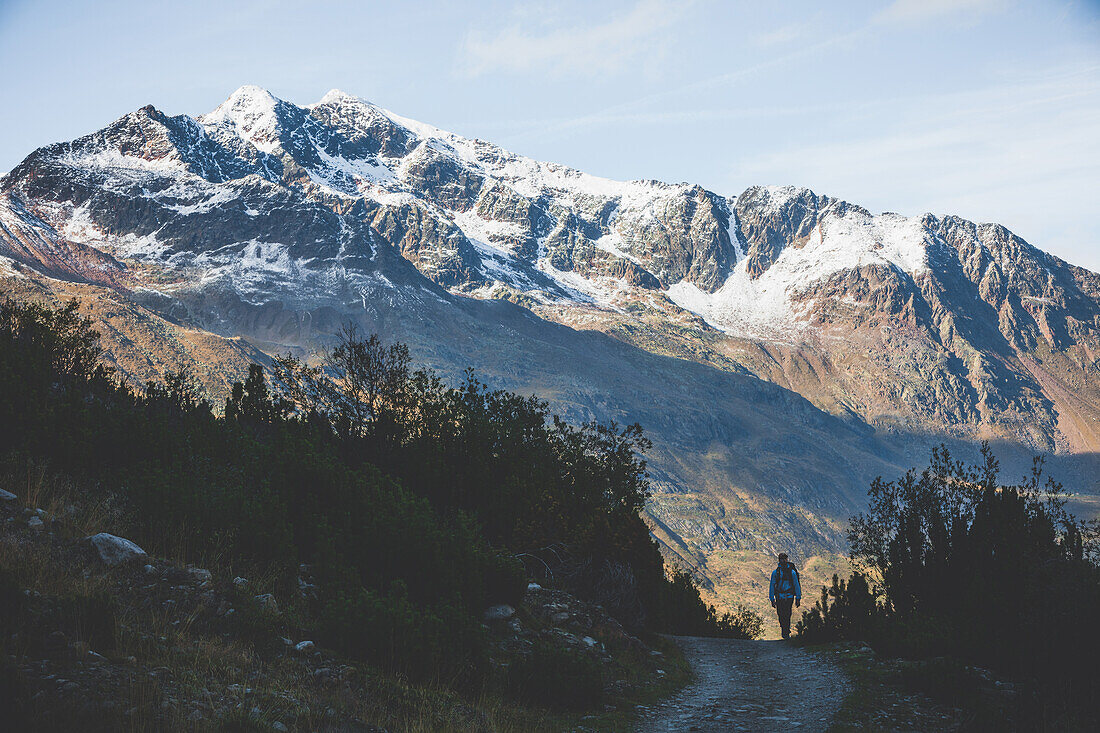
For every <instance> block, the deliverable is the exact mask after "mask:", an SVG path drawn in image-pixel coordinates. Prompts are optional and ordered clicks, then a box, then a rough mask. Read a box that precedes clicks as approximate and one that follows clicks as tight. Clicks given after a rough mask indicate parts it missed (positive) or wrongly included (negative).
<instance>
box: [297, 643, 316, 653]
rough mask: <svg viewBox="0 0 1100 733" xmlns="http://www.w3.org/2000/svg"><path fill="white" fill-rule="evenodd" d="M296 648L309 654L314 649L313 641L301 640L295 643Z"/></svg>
mask: <svg viewBox="0 0 1100 733" xmlns="http://www.w3.org/2000/svg"><path fill="white" fill-rule="evenodd" d="M294 650H295V651H297V652H300V653H302V654H308V653H309V652H311V651H313V642H312V641H299V642H298V643H297V644H295V645H294Z"/></svg>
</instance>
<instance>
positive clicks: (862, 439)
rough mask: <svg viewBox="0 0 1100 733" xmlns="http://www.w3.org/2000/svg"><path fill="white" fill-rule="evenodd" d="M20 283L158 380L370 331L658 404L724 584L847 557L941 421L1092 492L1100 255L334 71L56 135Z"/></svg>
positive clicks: (659, 476) (1080, 504)
mask: <svg viewBox="0 0 1100 733" xmlns="http://www.w3.org/2000/svg"><path fill="white" fill-rule="evenodd" d="M0 291H2V292H3V293H5V294H7V295H9V296H12V297H16V298H19V299H43V298H45V299H63V298H69V297H78V298H79V299H80V300H81V302H82V304H83V308H84V310H85V312H86V313H88V314H89V315H90V316H91V317H93V318H94V319H95V320H96V322H97V324H98V327H99V329H100V331H101V332H102V334H103V344H104V346H105V348H106V352H107V354H106V358H107V359H108V360H109V361H110V362H111V363H112V364H113V365H114V366H116V367H117V368H118V369H119V371H120V372H121V373H122V374H123V375H124V376H125V377H126V378H128V379H131V380H132V381H133V382H135V383H137V384H140V383H143V382H144V381H145V380H147V379H154V378H157V377H159V376H162V375H163V374H164V373H165V372H167V371H169V370H172V369H175V368H177V367H178V366H180V365H183V366H187V367H189V368H191V369H192V371H193V372H194V373H195V374H196V375H197V376H199V377H200V379H201V380H202V381H203V382H204V384H205V385H206V387H207V389H208V390H209V391H210V393H211V394H212V395H213V396H215V397H216V398H220V397H224V394H225V392H226V390H227V388H228V386H229V384H231V382H232V381H234V380H236V379H240V378H241V376H242V374H243V372H244V371H245V368H246V365H247V364H248V363H250V362H251V361H260V362H261V363H267V362H268V361H269V359H270V356H271V355H274V354H278V353H285V352H288V351H289V352H293V353H299V354H305V355H308V354H310V353H311V352H313V351H314V350H316V349H318V348H320V347H323V346H324V345H325V344H327V343H330V342H331V339H332V338H333V336H334V334H335V333H336V332H337V331H338V330H339V329H340V328H341V327H342V326H343V325H344V324H345V323H347V322H353V323H356V324H358V325H359V326H360V327H361V328H362V329H363V330H364V331H367V332H377V333H379V334H381V335H382V336H383V337H385V338H386V339H390V340H400V341H403V342H405V343H407V344H409V346H410V348H411V349H412V353H413V355H414V357H415V359H416V361H417V362H418V363H420V364H423V365H426V366H429V367H432V368H434V369H436V370H438V371H440V372H441V373H443V374H444V375H446V376H449V377H454V376H457V375H458V374H460V373H461V372H462V370H464V369H465V368H466V367H473V368H475V370H476V371H477V372H478V373H479V374H480V375H482V376H483V377H484V378H485V379H486V381H488V382H489V383H490V384H491V385H492V386H494V387H501V388H507V389H511V390H513V391H518V392H522V393H534V394H537V395H539V396H541V397H543V398H544V399H547V400H548V401H550V403H551V404H552V406H553V407H554V409H555V410H556V411H557V412H559V413H561V414H562V415H563V416H564V417H566V418H567V419H569V420H572V421H577V422H579V421H586V420H592V419H599V420H617V421H619V422H635V421H637V422H640V423H641V424H642V425H643V426H644V427H645V428H646V430H647V434H648V435H649V437H650V438H651V439H652V441H653V449H652V451H651V453H650V455H649V459H650V469H651V478H652V482H653V486H654V496H653V498H652V500H651V502H650V504H649V508H648V514H649V519H650V522H651V526H652V528H653V531H654V534H655V536H656V537H657V538H658V539H659V540H660V541H661V542H662V543H663V547H664V549H665V550H666V551H667V553H668V554H669V555H670V556H675V557H676V558H678V560H679V561H680V562H682V563H684V564H686V565H687V566H689V567H691V568H693V569H694V570H695V571H696V573H697V576H698V578H699V579H700V581H701V582H702V583H703V584H704V586H705V587H706V588H707V590H708V591H709V593H710V594H711V597H712V598H713V599H714V600H718V601H720V602H723V603H733V602H735V601H737V600H739V599H743V598H750V597H752V598H757V597H758V596H759V597H760V598H758V599H757V600H761V599H762V595H766V591H764V592H763V594H762V591H761V587H762V586H766V576H765V575H764V570H765V568H766V567H767V565H768V563H770V561H771V557H772V556H773V555H772V553H774V552H776V551H777V550H788V551H790V552H792V555H793V556H794V557H795V558H796V559H798V560H800V561H802V562H803V563H806V564H808V566H809V569H811V570H813V569H817V570H819V571H820V573H819V574H824V573H825V572H827V571H828V569H829V568H831V567H832V566H833V565H834V564H835V560H836V558H837V556H838V555H839V554H840V553H842V552H843V551H844V548H845V535H844V530H845V527H846V519H847V517H848V516H849V515H851V514H852V513H855V512H857V511H859V509H860V508H861V506H862V502H863V497H864V496H865V492H866V487H867V484H868V482H869V481H870V479H872V478H873V477H874V476H876V475H880V474H882V475H887V476H893V475H895V474H897V473H900V472H901V471H902V470H904V468H906V467H908V466H909V465H915V464H919V463H920V462H921V461H922V460H923V458H924V457H925V456H926V454H927V449H928V446H929V445H931V444H934V443H939V442H946V443H948V444H950V445H952V446H954V447H956V448H957V450H959V451H961V452H962V453H964V454H965V453H967V452H969V451H973V449H974V446H975V444H976V442H977V441H979V440H989V441H991V442H992V443H993V444H994V447H995V448H996V449H997V451H998V453H999V454H1000V455H1001V457H1002V462H1003V464H1004V465H1005V467H1006V468H1008V469H1009V470H1010V471H1022V470H1024V469H1025V468H1026V466H1027V465H1029V456H1030V455H1031V454H1040V455H1043V456H1045V457H1046V458H1047V461H1048V463H1049V465H1050V468H1051V470H1052V473H1053V474H1054V475H1055V476H1056V477H1057V478H1059V479H1061V480H1063V481H1064V482H1066V483H1067V486H1069V487H1070V488H1071V489H1073V491H1075V492H1077V494H1078V496H1077V497H1076V502H1077V504H1076V506H1077V508H1078V509H1079V511H1084V512H1086V513H1092V514H1095V513H1096V511H1097V504H1096V502H1095V498H1094V497H1095V496H1096V495H1097V494H1100V275H1097V274H1096V273H1093V272H1090V271H1088V270H1085V269H1083V268H1080V267H1075V266H1073V265H1071V264H1069V263H1067V262H1064V261H1062V260H1060V259H1058V258H1057V257H1054V256H1053V255H1050V254H1048V253H1046V252H1043V251H1042V250H1040V249H1037V248H1036V247H1034V246H1032V245H1030V244H1029V243H1027V242H1026V241H1024V240H1023V239H1022V238H1020V237H1019V236H1017V235H1015V234H1013V233H1012V232H1011V231H1009V230H1008V229H1006V228H1005V227H1003V226H1000V225H998V224H976V223H973V222H970V221H967V220H965V219H962V218H959V217H957V216H934V215H931V214H925V215H922V216H913V217H907V216H902V215H899V214H893V213H880V214H873V213H871V212H869V211H867V210H866V209H864V208H862V207H860V206H858V205H856V204H853V203H849V202H846V201H842V200H839V199H835V198H831V197H828V196H822V195H818V194H815V193H814V192H812V191H809V190H807V189H804V188H795V187H789V186H788V187H775V186H766V187H753V188H749V189H747V190H746V191H744V192H742V193H740V194H738V195H736V196H725V195H722V194H720V193H716V192H713V191H709V190H707V189H705V188H703V187H701V186H698V185H692V184H687V183H679V184H669V183H663V182H659V181H652V180H646V181H629V182H618V181H612V180H607V179H604V178H599V177H596V176H592V175H589V174H586V173H582V172H580V171H576V170H573V169H571V168H568V167H565V166H561V165H556V164H553V163H544V162H539V161H535V160H532V159H529V158H526V157H523V156H520V155H516V154H514V153H511V152H509V151H506V150H504V149H502V148H500V147H497V146H496V145H493V144H491V143H488V142H485V141H482V140H476V139H468V138H464V137H460V136H458V135H454V134H451V133H448V132H445V131H443V130H439V129H437V128H435V127H431V126H429V125H426V124H423V123H419V122H415V121H413V120H409V119H406V118H403V117H400V116H398V115H396V114H393V113H392V112H389V111H387V110H385V109H382V108H381V107H378V106H376V105H373V104H371V103H369V102H367V101H364V100H361V99H358V98H356V97H352V96H349V95H347V94H344V93H342V92H339V91H335V90H334V91H332V92H329V93H328V94H326V95H325V96H324V97H323V98H322V99H321V100H320V101H319V102H317V103H316V104H313V105H309V106H305V107H302V106H297V105H294V104H291V103H289V102H286V101H283V100H280V99H277V98H276V97H274V96H273V95H271V94H270V93H269V92H267V91H265V90H263V89H260V88H257V87H249V86H246V87H242V88H240V89H238V90H237V91H236V92H234V93H233V94H232V95H231V96H230V97H229V98H228V99H227V100H226V101H225V102H224V103H222V104H221V105H220V106H219V107H217V109H215V110H214V111H212V112H210V113H209V114H205V115H200V116H197V117H190V116H186V115H178V116H169V115H166V114H164V113H162V112H160V111H159V110H157V109H156V108H154V107H152V106H147V107H143V108H141V109H139V110H137V111H134V112H131V113H129V114H127V115H125V116H123V117H121V118H119V119H118V120H116V121H115V122H113V123H112V124H110V125H108V126H107V127H105V128H104V129H102V130H99V131H97V132H94V133H92V134H89V135H86V136H84V137H81V138H78V139H76V140H73V141H71V142H64V143H57V144H53V145H48V146H46V147H43V148H40V149H38V150H36V151H34V152H32V153H31V154H30V155H29V156H28V157H27V158H26V159H24V160H23V162H21V163H20V164H19V165H18V166H17V167H16V168H15V169H13V170H12V171H11V172H9V173H8V174H7V175H5V176H4V177H3V178H2V179H0ZM811 577H814V576H813V573H811ZM753 605H759V603H755V602H754V604H753Z"/></svg>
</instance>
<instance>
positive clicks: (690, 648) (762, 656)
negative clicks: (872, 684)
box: [638, 636, 850, 733]
mask: <svg viewBox="0 0 1100 733" xmlns="http://www.w3.org/2000/svg"><path fill="white" fill-rule="evenodd" d="M676 642H677V643H678V644H679V645H680V647H681V648H682V649H683V650H684V655H685V656H686V657H687V659H688V661H689V662H691V668H692V671H693V672H694V673H695V682H693V683H692V684H690V685H688V686H687V687H685V688H684V689H683V690H682V691H681V692H680V694H678V695H676V696H675V697H672V698H669V699H668V700H666V701H664V702H663V703H661V704H660V705H657V706H655V707H654V708H652V709H650V710H649V712H648V715H643V716H642V721H641V723H640V724H639V727H638V730H639V731H640V732H641V733H657V732H658V731H662V732H663V731H778V730H787V729H791V728H796V729H798V730H803V731H823V730H826V729H827V728H828V727H829V723H830V722H831V721H832V719H833V716H834V715H835V714H836V711H837V710H838V709H839V708H840V704H841V703H842V702H843V701H844V696H845V695H846V694H847V693H848V690H849V689H850V688H849V684H848V680H847V678H846V677H845V676H844V673H843V672H841V670H840V669H839V668H838V667H837V666H836V665H834V664H832V663H831V662H829V661H827V660H825V659H823V658H821V657H819V656H816V655H814V654H811V653H809V652H807V651H804V650H802V649H798V648H795V647H793V646H791V645H790V644H787V643H786V642H782V641H737V640H732V639H704V638H698V637H691V636H683V637H677V639H676Z"/></svg>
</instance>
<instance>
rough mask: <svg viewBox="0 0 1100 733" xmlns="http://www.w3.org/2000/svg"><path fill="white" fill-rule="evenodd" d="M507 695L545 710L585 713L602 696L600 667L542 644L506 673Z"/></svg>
mask: <svg viewBox="0 0 1100 733" xmlns="http://www.w3.org/2000/svg"><path fill="white" fill-rule="evenodd" d="M508 690H509V692H510V694H511V695H512V696H513V697H514V698H516V699H518V700H522V701H524V702H528V703H534V704H536V705H545V706H548V707H563V708H575V709H585V708H589V707H592V706H593V705H595V704H596V703H597V702H598V701H599V700H600V698H601V697H602V695H603V680H602V678H601V674H600V666H599V664H598V663H597V662H596V661H595V660H594V659H592V658H590V657H588V656H586V655H584V654H582V653H580V652H576V651H570V650H568V649H563V648H559V647H555V646H551V645H550V644H547V643H544V642H536V643H535V647H534V649H533V650H532V652H531V654H530V656H528V657H524V658H522V659H519V660H517V661H515V662H513V663H512V666H511V667H510V668H509V670H508Z"/></svg>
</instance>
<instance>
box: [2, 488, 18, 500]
mask: <svg viewBox="0 0 1100 733" xmlns="http://www.w3.org/2000/svg"><path fill="white" fill-rule="evenodd" d="M18 498H19V497H17V496H16V495H15V494H13V493H11V492H10V491H4V490H3V489H0V501H15V500H16V499H18Z"/></svg>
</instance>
